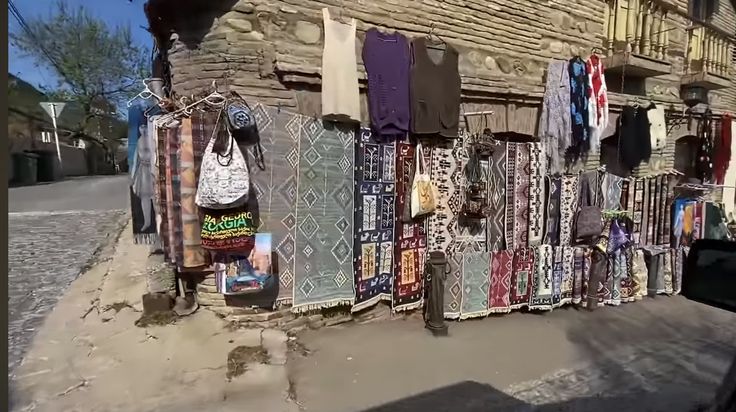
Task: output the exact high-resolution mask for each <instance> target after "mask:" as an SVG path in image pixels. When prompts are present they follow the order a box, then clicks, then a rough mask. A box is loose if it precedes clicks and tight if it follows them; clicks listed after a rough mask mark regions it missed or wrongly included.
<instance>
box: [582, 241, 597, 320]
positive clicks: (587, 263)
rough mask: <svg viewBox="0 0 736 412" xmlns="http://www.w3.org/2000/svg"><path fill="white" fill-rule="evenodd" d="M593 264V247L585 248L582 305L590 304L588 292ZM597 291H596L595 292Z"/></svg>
mask: <svg viewBox="0 0 736 412" xmlns="http://www.w3.org/2000/svg"><path fill="white" fill-rule="evenodd" d="M592 266H593V251H592V250H591V248H583V284H582V287H581V291H580V295H581V296H580V300H581V302H580V305H581V306H583V307H585V306H587V305H588V293H590V290H591V289H590V269H591V267H592ZM594 293H595V292H594Z"/></svg>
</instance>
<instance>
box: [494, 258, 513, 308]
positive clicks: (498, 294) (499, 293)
mask: <svg viewBox="0 0 736 412" xmlns="http://www.w3.org/2000/svg"><path fill="white" fill-rule="evenodd" d="M513 261H514V252H513V251H512V250H497V251H494V252H491V284H490V290H489V292H488V295H489V302H488V311H489V312H490V313H508V312H511V302H510V300H509V297H510V295H509V294H510V292H511V273H512V271H513Z"/></svg>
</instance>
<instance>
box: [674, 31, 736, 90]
mask: <svg viewBox="0 0 736 412" xmlns="http://www.w3.org/2000/svg"><path fill="white" fill-rule="evenodd" d="M733 47H734V41H733V40H732V39H731V38H729V36H728V35H727V34H726V33H723V32H720V31H717V30H715V29H712V28H709V27H703V26H700V27H694V28H691V29H689V30H688V48H687V55H686V59H685V73H684V75H683V77H682V84H685V85H692V86H701V87H705V88H706V89H709V90H716V89H723V88H726V87H729V86H730V79H731V76H732V75H733V70H734V68H733V61H732V60H731V56H732V53H733V52H732V50H733Z"/></svg>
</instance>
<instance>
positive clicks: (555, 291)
mask: <svg viewBox="0 0 736 412" xmlns="http://www.w3.org/2000/svg"><path fill="white" fill-rule="evenodd" d="M564 253H565V248H564V247H563V246H555V247H554V256H553V259H552V307H553V308H556V307H559V306H561V305H562V279H563V272H564V268H563V261H564Z"/></svg>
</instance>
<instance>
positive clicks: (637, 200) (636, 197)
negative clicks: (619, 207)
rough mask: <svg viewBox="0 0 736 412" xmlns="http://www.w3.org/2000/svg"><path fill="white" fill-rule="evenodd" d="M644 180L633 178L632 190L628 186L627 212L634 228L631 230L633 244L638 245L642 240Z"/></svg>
mask: <svg viewBox="0 0 736 412" xmlns="http://www.w3.org/2000/svg"><path fill="white" fill-rule="evenodd" d="M645 183H646V180H645V179H642V178H639V179H633V186H634V188H633V191H632V190H631V185H630V186H629V202H628V205H629V209H628V210H629V212H630V213H631V215H632V216H633V218H632V220H633V221H634V228H633V230H632V232H633V233H632V238H633V239H634V244H636V245H639V244H642V243H641V242H642V241H643V240H644V239H643V238H642V216H643V214H644V211H645V210H644V187H645Z"/></svg>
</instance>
